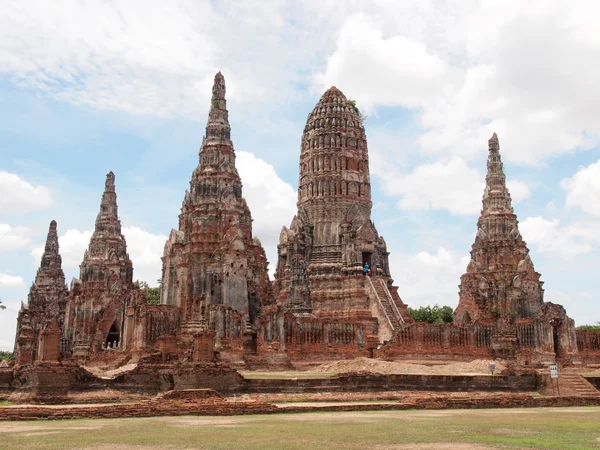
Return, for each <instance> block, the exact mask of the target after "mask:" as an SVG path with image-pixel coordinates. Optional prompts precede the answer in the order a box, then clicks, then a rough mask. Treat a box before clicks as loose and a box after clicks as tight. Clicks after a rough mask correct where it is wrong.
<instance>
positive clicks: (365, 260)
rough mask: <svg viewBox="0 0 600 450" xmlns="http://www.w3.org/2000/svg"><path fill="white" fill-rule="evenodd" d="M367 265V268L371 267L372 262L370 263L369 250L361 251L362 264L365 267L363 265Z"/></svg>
mask: <svg viewBox="0 0 600 450" xmlns="http://www.w3.org/2000/svg"><path fill="white" fill-rule="evenodd" d="M367 264H368V265H369V269H372V264H371V253H370V252H363V253H362V266H363V267H365V265H367Z"/></svg>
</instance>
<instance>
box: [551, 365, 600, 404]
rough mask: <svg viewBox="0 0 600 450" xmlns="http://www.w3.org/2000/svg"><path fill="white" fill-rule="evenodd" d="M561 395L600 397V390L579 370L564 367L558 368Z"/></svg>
mask: <svg viewBox="0 0 600 450" xmlns="http://www.w3.org/2000/svg"><path fill="white" fill-rule="evenodd" d="M558 386H559V388H560V395H571V396H575V397H600V391H599V390H598V389H596V388H595V387H594V385H592V384H591V383H590V382H589V381H588V380H586V379H585V378H583V377H582V376H581V375H580V374H579V373H578V372H577V371H575V370H572V369H569V368H563V369H562V370H561V369H559V370H558Z"/></svg>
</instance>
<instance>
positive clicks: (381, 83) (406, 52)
mask: <svg viewBox="0 0 600 450" xmlns="http://www.w3.org/2000/svg"><path fill="white" fill-rule="evenodd" d="M365 61H368V63H365ZM446 72H447V66H446V64H445V63H444V62H443V61H442V60H441V59H440V58H439V57H438V56H436V55H435V54H432V53H431V52H430V51H429V50H428V49H427V47H426V45H425V44H424V43H423V42H420V41H418V40H414V39H411V38H410V37H406V36H402V35H396V36H392V37H389V38H385V37H384V36H383V32H382V30H381V28H380V27H379V26H378V25H377V24H376V23H374V22H373V21H372V20H371V18H369V17H368V16H366V15H365V14H356V15H353V16H351V17H349V18H348V20H347V21H346V23H345V24H344V26H343V27H342V29H341V31H340V35H339V38H338V41H337V50H336V52H335V53H334V54H333V55H332V56H331V57H330V58H329V60H328V62H327V67H326V71H325V73H322V74H318V75H317V84H318V86H319V88H320V90H321V89H325V88H327V87H328V85H330V84H338V86H337V87H338V88H340V89H341V90H342V91H345V92H346V95H349V96H351V97H353V96H355V95H356V96H360V100H361V108H363V109H366V110H369V109H370V106H371V105H373V104H377V105H397V104H401V105H403V106H407V107H411V108H414V107H421V106H422V105H423V104H424V103H425V102H426V101H427V100H428V99H429V100H432V99H433V98H435V97H436V96H439V95H442V93H443V88H444V84H443V83H440V82H439V81H440V80H443V79H444V78H445V77H446V76H447V73H446ZM367 85H368V86H367Z"/></svg>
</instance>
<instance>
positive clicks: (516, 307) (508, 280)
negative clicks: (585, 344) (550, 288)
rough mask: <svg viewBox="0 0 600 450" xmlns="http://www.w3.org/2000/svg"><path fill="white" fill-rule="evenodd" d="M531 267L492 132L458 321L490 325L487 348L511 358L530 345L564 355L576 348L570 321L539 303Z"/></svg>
mask: <svg viewBox="0 0 600 450" xmlns="http://www.w3.org/2000/svg"><path fill="white" fill-rule="evenodd" d="M542 286H543V282H542V281H540V274H539V273H538V272H536V271H535V269H534V267H533V262H532V261H531V257H530V256H529V249H528V248H527V244H526V243H525V241H524V240H523V238H522V237H521V234H520V233H519V226H518V221H517V216H516V215H515V213H514V211H513V207H512V201H511V197H510V194H509V192H508V189H507V188H506V177H505V175H504V170H503V166H502V160H501V158H500V145H499V143H498V137H497V136H496V134H494V135H493V136H492V138H491V139H490V140H489V154H488V160H487V176H486V179H485V191H484V193H483V207H482V210H481V215H480V217H479V220H478V221H477V235H476V237H475V242H474V243H473V246H472V249H471V261H470V262H469V264H468V266H467V272H466V273H465V274H464V275H463V276H462V277H461V279H460V286H459V304H458V307H457V308H456V312H455V321H454V322H455V324H456V325H458V326H468V325H472V324H477V325H491V326H493V327H494V335H493V339H492V348H493V349H494V351H495V353H496V355H497V356H499V357H505V358H513V357H514V356H515V352H517V350H519V349H520V350H524V349H526V348H528V349H531V351H532V352H533V353H536V354H537V357H544V356H545V357H549V358H550V359H552V357H553V354H556V355H557V356H558V357H562V358H570V357H572V356H573V354H574V353H576V352H577V347H576V338H575V326H574V322H573V320H572V319H570V318H568V317H567V315H566V312H565V310H564V308H563V307H562V306H560V305H554V304H552V303H544V289H543V287H542Z"/></svg>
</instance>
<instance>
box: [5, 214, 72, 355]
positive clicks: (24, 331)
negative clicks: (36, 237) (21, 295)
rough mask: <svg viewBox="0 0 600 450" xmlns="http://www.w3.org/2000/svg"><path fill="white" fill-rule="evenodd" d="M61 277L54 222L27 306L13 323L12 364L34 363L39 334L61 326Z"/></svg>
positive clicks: (64, 295) (63, 302)
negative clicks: (15, 327) (14, 327)
mask: <svg viewBox="0 0 600 450" xmlns="http://www.w3.org/2000/svg"><path fill="white" fill-rule="evenodd" d="M67 294H68V290H67V286H66V285H65V273H64V272H63V269H62V258H61V257H60V253H59V247H58V233H57V229H56V221H54V220H53V221H52V222H50V228H49V229H48V235H47V237H46V245H45V247H44V253H43V255H42V260H41V263H40V267H39V269H38V271H37V274H36V276H35V282H34V283H33V284H32V285H31V288H30V290H29V295H28V297H27V299H28V303H27V305H21V310H20V311H19V317H18V319H17V334H16V342H15V361H16V362H17V363H18V364H27V363H31V362H34V361H35V360H36V359H37V358H38V356H39V341H40V333H41V332H42V331H43V330H45V329H47V328H49V327H50V326H51V325H52V324H53V323H54V322H56V324H57V325H58V326H59V327H62V326H63V323H64V319H65V305H66V301H67Z"/></svg>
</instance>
